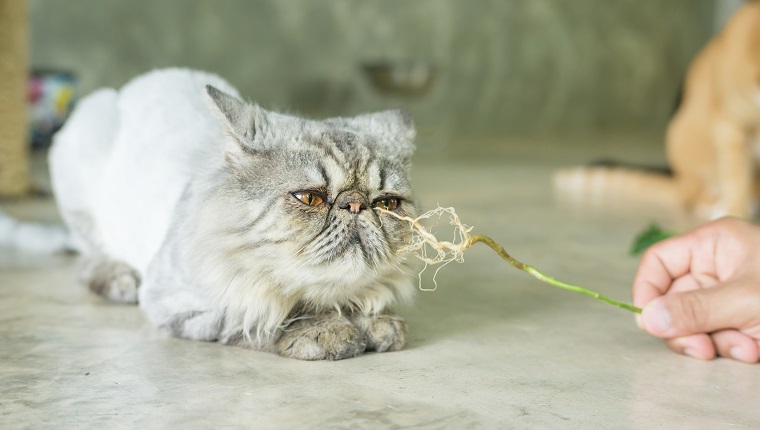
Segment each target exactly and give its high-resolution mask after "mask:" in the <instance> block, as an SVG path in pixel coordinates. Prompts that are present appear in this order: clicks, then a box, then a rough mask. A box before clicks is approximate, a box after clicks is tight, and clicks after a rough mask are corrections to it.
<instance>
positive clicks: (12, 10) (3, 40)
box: [0, 0, 29, 196]
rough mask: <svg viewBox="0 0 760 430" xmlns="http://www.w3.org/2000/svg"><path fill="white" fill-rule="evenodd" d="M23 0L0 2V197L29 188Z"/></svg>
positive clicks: (16, 194) (25, 22)
mask: <svg viewBox="0 0 760 430" xmlns="http://www.w3.org/2000/svg"><path fill="white" fill-rule="evenodd" d="M28 46H29V45H28V41H27V16H26V0H0V196H19V195H22V194H24V193H25V192H27V191H28V189H29V145H28V131H27V118H26V116H27V103H26V85H27V52H28Z"/></svg>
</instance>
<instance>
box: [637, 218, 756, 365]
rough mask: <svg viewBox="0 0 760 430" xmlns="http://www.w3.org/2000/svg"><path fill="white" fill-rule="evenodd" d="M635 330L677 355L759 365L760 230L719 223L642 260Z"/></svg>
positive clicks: (680, 238) (650, 252)
mask: <svg viewBox="0 0 760 430" xmlns="http://www.w3.org/2000/svg"><path fill="white" fill-rule="evenodd" d="M633 303H634V305H636V306H638V307H641V308H643V311H642V313H641V315H637V323H638V324H639V327H641V328H642V329H644V330H646V331H647V332H649V333H650V334H652V335H654V336H657V337H661V338H664V339H665V341H666V342H667V344H668V346H669V347H670V349H672V350H673V351H675V352H678V353H680V354H685V355H689V356H691V357H695V358H700V359H703V360H710V359H713V358H715V357H716V355H720V356H723V357H730V358H733V359H735V360H739V361H743V362H746V363H757V362H758V360H760V227H757V226H754V225H752V224H750V223H748V222H746V221H743V220H740V219H738V218H722V219H719V220H717V221H713V222H711V223H708V224H705V225H703V226H701V227H699V228H697V229H695V230H693V231H691V232H689V233H686V234H683V235H680V236H677V237H673V238H670V239H666V240H664V241H662V242H659V243H656V244H655V245H653V246H652V247H651V248H649V249H648V250H647V251H646V252H645V253H644V255H643V256H642V258H641V262H640V263H639V268H638V271H637V273H636V277H635V278H634V281H633Z"/></svg>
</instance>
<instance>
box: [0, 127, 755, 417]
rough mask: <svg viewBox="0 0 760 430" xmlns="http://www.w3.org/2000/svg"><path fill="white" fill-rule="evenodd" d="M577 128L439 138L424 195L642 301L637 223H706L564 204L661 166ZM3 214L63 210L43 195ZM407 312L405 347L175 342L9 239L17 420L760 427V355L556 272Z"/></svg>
mask: <svg viewBox="0 0 760 430" xmlns="http://www.w3.org/2000/svg"><path fill="white" fill-rule="evenodd" d="M574 139H575V140H577V141H579V142H575V143H576V144H577V145H576V146H573V148H574V149H572V150H570V149H569V148H568V146H565V139H564V138H555V139H551V138H546V139H535V140H531V139H526V140H524V141H516V142H509V143H506V142H505V143H503V144H501V143H500V142H492V143H491V145H490V146H485V147H486V148H487V149H482V147H483V146H478V147H477V149H475V147H468V146H466V145H459V146H457V145H455V144H453V143H452V144H451V146H452V147H456V148H460V149H459V150H449V151H443V152H441V151H435V150H434V146H432V145H431V146H425V145H424V144H422V145H420V146H421V150H420V152H419V154H418V157H417V161H416V170H415V178H416V184H417V188H418V193H419V196H420V198H421V200H422V202H423V206H424V207H427V208H431V207H434V206H436V205H437V204H440V205H442V206H454V207H456V208H457V212H458V213H459V214H460V215H461V217H462V219H463V221H464V222H465V223H467V224H471V225H474V226H475V227H476V229H475V231H476V232H480V233H484V234H488V235H490V236H492V237H493V238H495V239H496V240H497V241H499V242H501V244H502V245H504V246H505V247H506V248H507V250H509V251H510V252H511V253H512V254H513V255H514V256H515V257H517V258H519V259H521V260H523V261H525V262H527V263H530V264H533V265H535V266H537V267H538V268H539V269H542V270H543V271H545V272H546V273H548V274H550V275H552V276H554V277H557V278H559V279H561V280H565V281H568V282H572V283H577V284H582V285H585V286H588V287H591V288H593V289H596V290H598V291H600V292H603V293H605V294H607V295H609V296H612V297H615V298H618V299H621V300H628V298H629V294H630V282H631V279H632V277H633V274H634V271H635V269H636V264H637V260H636V258H634V257H630V256H629V255H628V253H627V251H628V247H629V245H630V243H631V241H632V238H633V237H634V236H635V234H636V233H637V232H639V231H640V230H642V229H643V228H644V227H646V225H647V224H648V223H649V222H650V221H651V220H658V221H660V222H661V223H664V224H666V225H668V226H670V227H672V228H683V227H684V226H686V225H687V224H688V221H684V219H683V218H682V217H681V216H680V215H678V214H673V213H671V212H670V211H666V210H660V209H656V208H654V209H651V210H650V209H647V208H641V207H637V208H635V209H631V208H621V207H616V208H612V209H610V208H608V209H599V208H590V207H584V206H582V205H581V206H578V205H575V206H574V205H569V204H567V203H558V202H557V201H556V199H555V198H554V197H553V195H552V192H551V187H550V178H551V173H552V171H553V170H554V169H556V168H557V167H558V166H561V165H566V164H574V163H579V162H582V161H584V160H587V159H590V158H593V157H595V156H598V155H609V156H615V157H623V158H626V157H628V158H630V159H632V160H633V161H644V162H652V161H654V162H657V161H661V154H660V152H659V151H658V146H657V145H655V144H644V143H646V142H649V141H651V139H656V137H648V136H644V137H641V136H638V137H636V136H634V137H614V136H613V137H609V138H599V137H597V138H595V140H593V139H592V140H589V141H585V142H580V141H584V139H583V138H582V137H575V138H574ZM569 140H572V139H569ZM644 141H646V142H644ZM642 142H644V143H642ZM4 206H5V208H6V209H7V210H8V211H10V212H12V213H14V214H16V215H17V216H19V217H25V218H36V219H54V218H55V212H54V209H53V207H52V204H51V203H50V202H49V201H45V200H42V201H40V200H36V201H22V202H6V203H4ZM430 285H431V284H430V283H429V282H428V283H426V285H425V286H430ZM401 313H402V314H403V315H404V316H406V318H407V320H408V322H409V326H410V340H409V344H408V346H407V348H406V349H404V350H403V351H400V352H394V353H384V354H365V355H363V356H360V357H358V358H354V359H349V360H344V361H339V362H300V361H295V360H289V359H283V358H280V357H277V356H274V355H271V354H266V353H260V352H254V351H250V350H245V349H242V348H235V347H225V346H220V345H216V344H211V343H201V342H191V341H184V340H177V339H172V338H168V337H166V336H165V335H163V334H162V333H159V332H157V331H156V330H155V329H154V328H153V327H151V326H150V325H149V324H148V323H147V322H146V321H145V320H144V319H143V317H142V315H141V314H140V312H139V310H138V309H137V308H136V307H130V306H114V305H110V304H107V303H104V302H102V301H101V300H99V299H98V298H96V297H93V296H91V295H90V294H89V293H88V292H86V291H85V289H84V288H83V287H81V286H80V285H78V284H77V282H76V259H75V257H71V256H33V255H24V254H20V253H18V252H15V251H11V250H7V249H6V250H0V428H3V429H22V428H30V429H37V428H56V429H59V428H60V429H76V428H108V429H120V428H124V429H154V428H167V429H173V428H183V429H195V428H198V429H208V428H216V429H224V428H254V429H278V428H283V429H296V428H307V429H363V428H388V429H400V428H414V429H489V428H494V429H495V428H499V429H511V428H515V429H562V428H567V429H658V428H662V429H673V428H684V429H703V428H704V429H708V428H709V429H717V428H732V429H733V428H747V429H751V428H754V429H756V428H760V407H758V405H759V404H760V403H758V402H759V400H760V365H755V366H753V365H747V364H741V363H737V362H733V361H730V360H725V359H718V360H715V361H711V362H702V361H697V360H693V359H690V358H686V357H682V356H678V355H676V354H673V353H671V352H670V351H669V350H668V349H667V348H666V347H665V345H664V344H663V343H662V342H661V341H659V340H657V339H654V338H652V337H650V336H648V335H646V334H645V333H643V332H641V331H640V330H638V329H637V327H636V325H635V324H634V320H633V316H632V314H631V313H629V312H628V311H625V310H621V309H617V308H613V307H611V306H608V305H606V304H603V303H600V302H597V301H595V300H593V299H590V298H588V297H585V296H581V295H577V294H574V293H569V292H566V291H563V290H558V289H555V288H553V287H550V286H547V285H545V284H542V283H539V282H538V281H536V280H534V279H533V278H531V277H529V276H528V275H526V274H524V273H522V272H519V271H517V270H515V269H513V268H511V267H509V266H507V265H506V264H504V263H503V262H502V261H501V260H500V259H499V258H498V257H497V256H496V255H495V254H493V253H491V252H490V251H489V250H488V249H487V248H485V247H483V248H473V249H472V250H470V251H468V252H467V254H466V255H465V262H464V263H463V264H461V265H456V264H452V265H449V266H447V267H446V268H445V269H443V270H442V271H441V272H440V273H439V275H438V288H437V290H436V291H434V292H420V293H419V296H418V300H417V304H416V306H415V307H414V308H410V309H402V310H401Z"/></svg>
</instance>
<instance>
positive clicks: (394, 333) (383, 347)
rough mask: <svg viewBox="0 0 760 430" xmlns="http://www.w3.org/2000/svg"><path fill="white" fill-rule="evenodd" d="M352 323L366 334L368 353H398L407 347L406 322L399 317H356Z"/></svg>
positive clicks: (387, 315)
mask: <svg viewBox="0 0 760 430" xmlns="http://www.w3.org/2000/svg"><path fill="white" fill-rule="evenodd" d="M351 322H353V323H354V325H355V326H356V327H357V328H358V329H359V331H361V332H362V334H364V338H365V339H366V340H367V350H368V351H377V352H385V351H398V350H400V349H401V348H403V347H404V345H406V322H405V321H404V319H403V318H401V317H400V316H398V315H391V314H383V315H374V316H372V315H354V316H353V317H352V318H351Z"/></svg>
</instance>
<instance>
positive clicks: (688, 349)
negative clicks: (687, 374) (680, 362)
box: [683, 348, 702, 360]
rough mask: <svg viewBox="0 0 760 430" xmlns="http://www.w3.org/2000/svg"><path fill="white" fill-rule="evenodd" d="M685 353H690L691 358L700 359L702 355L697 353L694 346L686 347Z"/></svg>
mask: <svg viewBox="0 0 760 430" xmlns="http://www.w3.org/2000/svg"><path fill="white" fill-rule="evenodd" d="M683 353H684V355H688V356H689V357H691V358H699V359H700V360H701V359H702V357H700V356H699V355H697V351H695V350H694V349H693V348H686V349H684V350H683Z"/></svg>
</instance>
